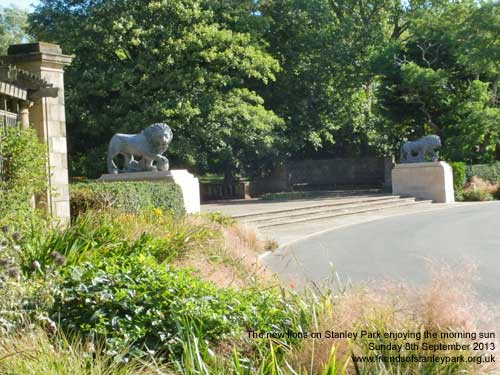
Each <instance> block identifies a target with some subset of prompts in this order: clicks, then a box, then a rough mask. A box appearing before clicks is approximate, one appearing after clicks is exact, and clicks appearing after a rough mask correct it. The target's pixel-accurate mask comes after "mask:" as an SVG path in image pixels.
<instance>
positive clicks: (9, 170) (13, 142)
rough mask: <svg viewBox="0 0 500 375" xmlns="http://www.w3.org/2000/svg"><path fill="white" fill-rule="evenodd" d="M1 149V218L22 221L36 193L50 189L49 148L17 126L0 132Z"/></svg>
mask: <svg viewBox="0 0 500 375" xmlns="http://www.w3.org/2000/svg"><path fill="white" fill-rule="evenodd" d="M0 146H1V148H0V158H1V159H0V162H1V164H2V168H1V173H2V175H1V176H0V215H1V216H2V218H3V219H4V220H6V219H7V218H8V217H12V218H13V221H14V220H15V219H19V220H23V217H24V216H25V215H26V214H27V213H29V212H30V211H32V207H31V199H32V197H33V196H34V194H38V193H42V192H44V191H45V190H46V189H47V171H46V169H47V148H46V146H45V145H43V144H41V143H40V142H39V141H38V138H37V135H36V132H35V130H34V129H31V128H28V129H25V128H17V127H7V128H6V129H4V130H1V131H0Z"/></svg>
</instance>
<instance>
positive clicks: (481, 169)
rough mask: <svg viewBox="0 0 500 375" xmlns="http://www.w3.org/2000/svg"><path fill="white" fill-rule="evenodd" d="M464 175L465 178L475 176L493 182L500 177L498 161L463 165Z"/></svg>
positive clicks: (499, 163)
mask: <svg viewBox="0 0 500 375" xmlns="http://www.w3.org/2000/svg"><path fill="white" fill-rule="evenodd" d="M465 175H466V178H467V179H470V178H472V177H473V176H477V177H480V178H481V179H483V180H487V181H490V182H492V183H495V182H496V181H497V180H498V179H499V178H500V162H496V163H493V164H475V165H468V166H466V167H465Z"/></svg>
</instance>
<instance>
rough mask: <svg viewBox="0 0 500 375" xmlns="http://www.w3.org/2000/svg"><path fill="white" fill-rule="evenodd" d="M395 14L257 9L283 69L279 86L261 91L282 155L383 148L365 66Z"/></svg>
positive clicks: (310, 5)
mask: <svg viewBox="0 0 500 375" xmlns="http://www.w3.org/2000/svg"><path fill="white" fill-rule="evenodd" d="M392 7H393V4H390V3H389V2H386V3H377V5H376V6H375V5H374V4H370V3H366V2H356V1H345V2H332V1H328V0H310V1H301V0H266V1H262V2H261V6H260V9H261V12H262V16H263V17H264V18H265V19H268V20H269V21H268V22H269V27H268V28H267V29H266V30H265V33H264V35H263V38H264V39H265V40H266V41H268V42H269V44H270V47H269V50H270V52H271V53H272V54H273V56H275V57H276V58H277V59H278V60H279V62H280V64H281V66H282V70H281V72H279V73H278V75H277V80H276V82H273V83H271V84H270V85H269V86H267V87H263V88H262V92H263V95H264V98H265V100H266V103H267V105H269V107H270V108H272V109H273V110H274V111H275V112H276V113H277V114H278V115H279V116H281V117H282V118H283V119H284V120H285V122H286V127H285V128H284V129H279V133H278V134H279V136H280V139H282V144H281V147H282V151H283V153H285V154H287V155H291V156H292V157H311V156H315V157H319V156H322V157H324V156H332V155H333V156H346V155H360V154H366V153H368V152H369V151H375V149H376V148H380V149H382V148H383V147H384V145H383V144H380V143H383V141H382V142H381V140H380V139H378V135H377V134H376V132H375V130H376V129H375V127H374V125H375V123H376V121H377V118H378V116H377V114H376V113H375V111H374V110H373V109H374V108H375V104H376V101H377V99H376V97H375V91H374V85H373V83H374V82H373V74H372V73H371V72H370V61H371V59H372V58H373V55H374V54H375V53H376V52H375V51H376V50H377V48H382V46H383V45H384V44H385V42H386V41H384V38H385V36H386V34H388V33H389V27H386V22H387V21H388V17H390V16H389V13H390V11H391V10H392ZM394 8H398V6H397V5H394ZM367 14H370V15H371V16H370V17H366V15H367Z"/></svg>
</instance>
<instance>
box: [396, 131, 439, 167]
mask: <svg viewBox="0 0 500 375" xmlns="http://www.w3.org/2000/svg"><path fill="white" fill-rule="evenodd" d="M439 147H441V138H439V136H437V135H427V136H425V137H422V138H420V139H418V140H416V141H408V142H405V143H403V146H402V147H401V160H400V162H401V163H422V162H425V157H426V156H430V157H431V160H432V161H437V160H438V157H437V155H436V152H435V151H434V150H435V149H436V148H439Z"/></svg>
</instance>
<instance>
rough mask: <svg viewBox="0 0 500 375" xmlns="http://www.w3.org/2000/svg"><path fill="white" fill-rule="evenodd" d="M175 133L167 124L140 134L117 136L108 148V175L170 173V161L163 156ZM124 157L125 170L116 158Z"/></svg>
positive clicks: (154, 126)
mask: <svg viewBox="0 0 500 375" xmlns="http://www.w3.org/2000/svg"><path fill="white" fill-rule="evenodd" d="M172 138H173V133H172V130H171V129H170V127H169V126H168V125H167V124H163V123H158V124H153V125H150V126H148V127H147V128H146V129H144V130H143V131H141V132H140V133H138V134H119V133H118V134H115V135H114V136H113V137H112V138H111V141H110V142H109V147H108V159H107V164H108V173H122V172H144V171H168V168H169V162H168V159H167V158H166V157H165V156H163V155H162V154H163V153H164V152H165V151H167V148H168V146H169V145H170V142H172ZM118 155H122V156H123V158H124V163H123V169H121V170H120V169H119V168H118V167H117V166H116V164H115V162H114V160H113V159H114V158H115V157H116V156H118Z"/></svg>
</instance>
